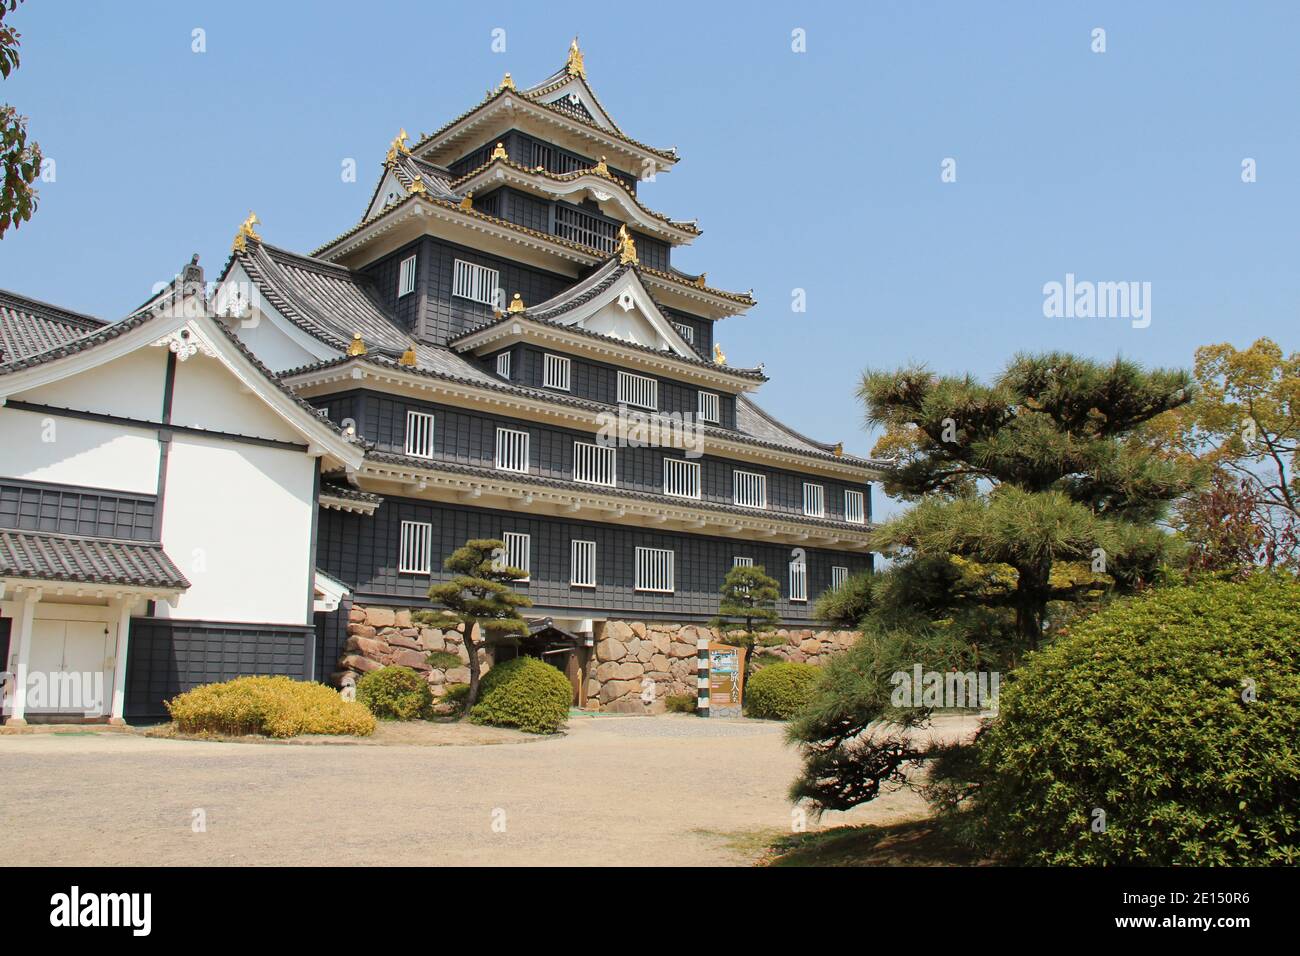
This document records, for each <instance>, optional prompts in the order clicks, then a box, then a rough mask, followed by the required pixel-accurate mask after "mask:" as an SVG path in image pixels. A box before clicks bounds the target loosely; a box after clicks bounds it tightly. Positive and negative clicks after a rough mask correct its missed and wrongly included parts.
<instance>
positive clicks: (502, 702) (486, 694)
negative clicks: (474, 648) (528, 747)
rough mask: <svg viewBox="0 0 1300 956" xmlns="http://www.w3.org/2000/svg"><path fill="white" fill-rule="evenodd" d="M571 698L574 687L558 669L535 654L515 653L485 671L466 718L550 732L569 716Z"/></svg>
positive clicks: (536, 731) (533, 730)
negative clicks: (513, 655) (476, 697)
mask: <svg viewBox="0 0 1300 956" xmlns="http://www.w3.org/2000/svg"><path fill="white" fill-rule="evenodd" d="M572 701H573V687H572V685H570V684H569V679H568V678H567V677H565V676H564V675H563V674H561V673H560V672H559V670H557V669H556V668H554V667H552V666H551V665H550V664H544V663H543V662H541V661H539V660H538V659H537V658H535V657H516V658H515V659H514V660H512V661H507V662H506V663H504V664H498V665H497V666H496V667H494V668H492V669H491V670H490V671H488V672H487V674H486V675H484V677H483V683H482V684H480V685H479V701H478V703H477V704H475V705H474V707H473V709H471V710H470V712H469V719H470V720H471V721H473V722H474V723H476V724H495V725H497V726H500V727H518V728H519V729H520V730H526V731H528V732H529V733H530V734H553V733H555V732H556V731H557V730H559V729H560V725H561V724H563V723H564V721H565V720H566V719H568V716H569V704H570V703H571V702H572Z"/></svg>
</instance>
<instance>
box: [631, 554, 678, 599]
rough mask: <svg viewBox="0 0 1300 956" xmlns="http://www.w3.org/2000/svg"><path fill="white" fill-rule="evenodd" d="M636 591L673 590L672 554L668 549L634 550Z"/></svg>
mask: <svg viewBox="0 0 1300 956" xmlns="http://www.w3.org/2000/svg"><path fill="white" fill-rule="evenodd" d="M636 589H637V590H638V591H662V592H671V591H672V590H673V552H672V551H671V550H670V549H668V548H637V549H636Z"/></svg>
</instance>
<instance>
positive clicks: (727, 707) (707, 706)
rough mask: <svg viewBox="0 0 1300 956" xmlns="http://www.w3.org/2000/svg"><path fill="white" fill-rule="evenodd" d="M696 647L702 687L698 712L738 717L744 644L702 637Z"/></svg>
mask: <svg viewBox="0 0 1300 956" xmlns="http://www.w3.org/2000/svg"><path fill="white" fill-rule="evenodd" d="M696 650H697V655H696V659H697V664H698V671H697V678H696V683H697V685H698V689H699V690H698V699H697V701H696V705H695V711H696V713H698V714H699V715H700V716H701V717H739V716H740V715H741V705H742V703H743V701H742V700H741V686H740V681H741V674H742V673H743V672H744V667H745V648H743V647H734V646H732V645H730V644H719V643H716V642H713V641H709V640H708V639H707V638H700V639H699V641H698V643H697V644H696Z"/></svg>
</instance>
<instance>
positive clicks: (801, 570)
mask: <svg viewBox="0 0 1300 956" xmlns="http://www.w3.org/2000/svg"><path fill="white" fill-rule="evenodd" d="M790 600H791V601H806V600H808V565H806V564H804V562H802V561H791V562H790Z"/></svg>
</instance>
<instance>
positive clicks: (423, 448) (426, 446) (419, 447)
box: [406, 411, 433, 458]
mask: <svg viewBox="0 0 1300 956" xmlns="http://www.w3.org/2000/svg"><path fill="white" fill-rule="evenodd" d="M406 453H407V454H408V455H411V456H412V457H415V458H432V457H433V416H432V415H430V414H429V413H428V412H409V411H408V412H407V413H406Z"/></svg>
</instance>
